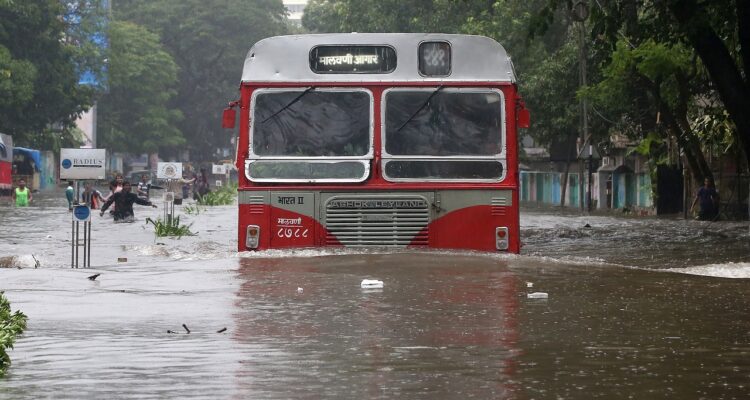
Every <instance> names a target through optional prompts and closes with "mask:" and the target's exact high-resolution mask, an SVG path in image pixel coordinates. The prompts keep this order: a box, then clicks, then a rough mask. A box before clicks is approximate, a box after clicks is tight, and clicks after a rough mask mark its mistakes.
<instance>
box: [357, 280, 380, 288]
mask: <svg viewBox="0 0 750 400" xmlns="http://www.w3.org/2000/svg"><path fill="white" fill-rule="evenodd" d="M359 286H360V287H362V289H382V288H383V281H379V280H377V279H363V280H362V283H361V284H360V285H359Z"/></svg>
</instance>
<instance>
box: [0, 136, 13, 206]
mask: <svg viewBox="0 0 750 400" xmlns="http://www.w3.org/2000/svg"><path fill="white" fill-rule="evenodd" d="M12 189H13V138H12V137H11V136H10V135H5V134H2V133H0V196H10V195H11V192H12Z"/></svg>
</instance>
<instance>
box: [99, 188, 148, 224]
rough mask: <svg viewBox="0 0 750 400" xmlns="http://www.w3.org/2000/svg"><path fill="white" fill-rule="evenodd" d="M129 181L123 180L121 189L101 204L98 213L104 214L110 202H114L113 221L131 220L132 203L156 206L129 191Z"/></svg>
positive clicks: (132, 215)
mask: <svg viewBox="0 0 750 400" xmlns="http://www.w3.org/2000/svg"><path fill="white" fill-rule="evenodd" d="M131 189H132V188H131V186H130V182H128V181H125V182H123V183H122V190H121V191H119V192H117V193H115V194H113V195H112V196H111V197H110V198H109V199H107V201H106V202H105V203H104V205H103V206H102V210H101V211H100V212H99V215H100V216H102V215H104V212H105V211H107V208H109V206H110V205H112V203H114V204H115V212H114V213H112V215H113V216H114V217H115V222H132V221H133V220H134V218H135V215H134V214H133V203H138V204H140V205H142V206H151V207H154V208H156V204H153V203H151V202H150V201H148V200H145V199H141V198H139V197H138V195H136V194H135V193H133V192H131Z"/></svg>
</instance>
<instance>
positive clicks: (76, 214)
mask: <svg viewBox="0 0 750 400" xmlns="http://www.w3.org/2000/svg"><path fill="white" fill-rule="evenodd" d="M73 219H74V220H76V221H79V222H86V221H88V220H90V219H91V209H90V208H89V207H88V206H75V207H74V208H73Z"/></svg>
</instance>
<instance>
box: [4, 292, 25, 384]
mask: <svg viewBox="0 0 750 400" xmlns="http://www.w3.org/2000/svg"><path fill="white" fill-rule="evenodd" d="M26 320H27V317H26V315H24V314H23V313H22V312H20V311H16V312H15V313H11V311H10V302H8V299H7V298H6V297H5V295H4V294H3V292H0V378H2V377H3V376H5V373H6V372H7V371H8V367H10V357H9V356H8V352H7V350H10V349H13V343H14V342H15V341H16V336H18V335H20V334H21V333H22V332H23V331H24V330H25V329H26Z"/></svg>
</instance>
